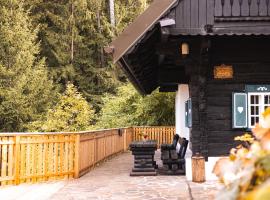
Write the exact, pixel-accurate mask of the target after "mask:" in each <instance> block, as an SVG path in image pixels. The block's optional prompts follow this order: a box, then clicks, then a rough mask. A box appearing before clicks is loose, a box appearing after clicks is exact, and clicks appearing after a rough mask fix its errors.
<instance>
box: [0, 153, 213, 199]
mask: <svg viewBox="0 0 270 200" xmlns="http://www.w3.org/2000/svg"><path fill="white" fill-rule="evenodd" d="M158 156H160V154H159V153H157V157H158ZM132 163H133V157H132V155H131V153H123V154H120V155H118V156H116V157H114V158H112V159H110V160H108V161H106V162H104V163H102V164H100V165H99V166H97V167H95V169H93V170H92V171H91V172H89V173H88V174H86V175H85V176H83V177H81V178H80V179H73V180H66V181H55V182H47V183H40V184H32V185H28V184H22V185H19V186H7V187H4V188H1V189H0V199H1V200H2V199H5V200H15V199H16V200H32V199H36V200H47V199H51V200H73V199H74V200H75V199H78V200H84V199H85V200H91V199H93V200H94V199H95V200H96V199H104V200H107V199H108V200H113V199H115V200H122V199H123V200H124V199H125V200H126V199H130V200H143V199H145V200H163V199H169V200H173V199H175V200H182V199H183V200H186V199H198V200H200V199H202V200H206V199H209V200H211V199H214V196H215V193H216V191H217V183H216V182H207V183H203V184H198V183H192V182H188V181H187V180H186V178H185V177H184V176H149V177H130V176H129V172H130V170H131V168H132ZM158 164H159V163H158Z"/></svg>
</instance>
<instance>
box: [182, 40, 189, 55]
mask: <svg viewBox="0 0 270 200" xmlns="http://www.w3.org/2000/svg"><path fill="white" fill-rule="evenodd" d="M188 54H189V45H188V43H186V42H184V43H182V44H181V55H182V56H184V57H186V56H187V55H188Z"/></svg>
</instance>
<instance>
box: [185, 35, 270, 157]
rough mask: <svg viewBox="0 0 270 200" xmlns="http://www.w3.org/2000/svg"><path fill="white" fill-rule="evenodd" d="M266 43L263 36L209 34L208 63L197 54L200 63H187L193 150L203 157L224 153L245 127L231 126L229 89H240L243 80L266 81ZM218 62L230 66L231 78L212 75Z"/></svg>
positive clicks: (269, 72)
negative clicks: (192, 64) (222, 78)
mask: <svg viewBox="0 0 270 200" xmlns="http://www.w3.org/2000/svg"><path fill="white" fill-rule="evenodd" d="M269 45H270V39H268V38H266V37H264V38H263V37H253V38H252V37H249V38H248V37H246V38H244V39H243V38H240V37H219V38H214V39H213V38H212V39H211V52H209V57H210V58H209V59H208V64H207V63H206V62H202V61H203V60H205V58H204V57H201V58H200V60H201V62H200V64H197V65H194V66H187V68H189V73H190V76H191V77H190V82H189V86H190V95H191V98H192V106H193V107H192V109H193V115H192V117H193V124H192V129H191V142H192V151H193V153H196V152H201V153H202V154H203V155H205V156H206V157H207V156H222V155H228V153H229V150H230V149H231V148H232V147H235V146H236V145H237V142H235V141H234V137H235V136H238V135H242V134H243V133H244V132H246V131H247V130H244V129H240V130H239V129H232V93H233V92H239V91H244V90H245V85H246V84H270V78H269V77H270V57H268V58H266V54H268V53H267V52H268V51H266V48H267V46H268V47H269ZM239 49H241V50H239ZM232 54H234V56H233V57H230V55H232ZM243 55H246V59H244V57H243ZM245 60H246V61H245ZM206 61H207V60H206ZM222 63H224V64H229V65H232V66H233V69H234V77H233V79H228V80H219V79H214V78H213V76H214V75H213V70H214V66H215V65H220V64H222Z"/></svg>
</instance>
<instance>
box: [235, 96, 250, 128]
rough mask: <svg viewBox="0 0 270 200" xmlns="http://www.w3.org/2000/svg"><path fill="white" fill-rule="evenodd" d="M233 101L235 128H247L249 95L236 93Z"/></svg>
mask: <svg viewBox="0 0 270 200" xmlns="http://www.w3.org/2000/svg"><path fill="white" fill-rule="evenodd" d="M232 99H233V101H232V105H233V107H232V115H233V116H232V122H233V128H247V126H248V125H247V124H248V123H247V113H248V112H247V94H246V93H244V92H235V93H233V98H232Z"/></svg>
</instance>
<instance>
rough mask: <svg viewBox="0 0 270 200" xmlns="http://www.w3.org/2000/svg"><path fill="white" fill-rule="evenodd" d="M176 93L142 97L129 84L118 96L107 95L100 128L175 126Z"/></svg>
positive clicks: (123, 87) (99, 124) (122, 87)
mask: <svg viewBox="0 0 270 200" xmlns="http://www.w3.org/2000/svg"><path fill="white" fill-rule="evenodd" d="M174 95H175V94H174V93H159V92H157V91H155V92H153V94H151V95H149V96H145V97H142V96H140V94H138V92H137V91H136V90H135V89H134V88H133V86H132V85H130V84H127V85H124V86H121V87H119V88H118V91H117V94H116V95H115V96H113V95H106V96H105V97H104V99H103V100H104V106H103V108H102V110H101V116H100V118H99V121H98V123H97V127H98V128H113V127H125V126H133V125H138V126H139V125H173V124H174Z"/></svg>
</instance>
